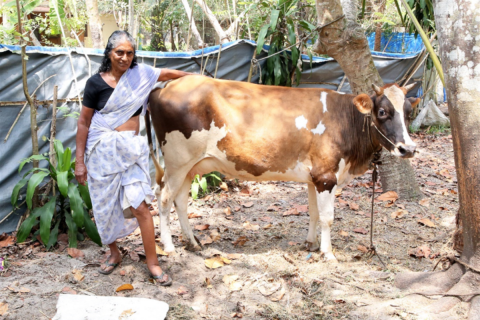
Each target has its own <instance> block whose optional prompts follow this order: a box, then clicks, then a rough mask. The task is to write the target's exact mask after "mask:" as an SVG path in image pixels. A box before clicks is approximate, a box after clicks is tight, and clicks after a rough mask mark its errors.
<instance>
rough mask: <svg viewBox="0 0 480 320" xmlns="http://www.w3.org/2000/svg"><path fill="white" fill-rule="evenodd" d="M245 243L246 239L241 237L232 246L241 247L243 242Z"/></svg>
mask: <svg viewBox="0 0 480 320" xmlns="http://www.w3.org/2000/svg"><path fill="white" fill-rule="evenodd" d="M247 241H248V239H247V237H245V236H241V237H239V238H238V239H237V240H235V241H234V242H232V243H233V245H234V246H243V245H244V244H245V242H247Z"/></svg>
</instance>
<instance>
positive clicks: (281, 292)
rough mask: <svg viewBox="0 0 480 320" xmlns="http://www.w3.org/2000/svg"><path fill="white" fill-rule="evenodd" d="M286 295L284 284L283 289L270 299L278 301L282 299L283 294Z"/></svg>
mask: <svg viewBox="0 0 480 320" xmlns="http://www.w3.org/2000/svg"><path fill="white" fill-rule="evenodd" d="M284 295H285V287H284V286H282V289H281V290H280V291H279V292H278V294H276V295H275V296H274V297H271V298H270V300H271V301H273V302H277V301H280V300H282V298H283V296H284Z"/></svg>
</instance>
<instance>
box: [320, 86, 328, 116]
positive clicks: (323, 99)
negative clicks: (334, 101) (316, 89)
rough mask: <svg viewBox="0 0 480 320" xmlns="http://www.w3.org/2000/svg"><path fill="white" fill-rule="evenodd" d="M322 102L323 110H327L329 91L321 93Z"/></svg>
mask: <svg viewBox="0 0 480 320" xmlns="http://www.w3.org/2000/svg"><path fill="white" fill-rule="evenodd" d="M320 102H322V105H323V112H327V111H328V110H327V93H326V92H325V91H322V93H320Z"/></svg>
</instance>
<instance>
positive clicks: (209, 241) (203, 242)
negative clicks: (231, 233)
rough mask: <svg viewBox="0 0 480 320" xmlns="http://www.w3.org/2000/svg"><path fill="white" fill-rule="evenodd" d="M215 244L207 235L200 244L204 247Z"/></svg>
mask: <svg viewBox="0 0 480 320" xmlns="http://www.w3.org/2000/svg"><path fill="white" fill-rule="evenodd" d="M212 242H213V240H212V238H210V237H209V236H207V235H205V236H203V237H202V239H200V243H201V244H202V245H203V246H204V245H206V244H211V243H212Z"/></svg>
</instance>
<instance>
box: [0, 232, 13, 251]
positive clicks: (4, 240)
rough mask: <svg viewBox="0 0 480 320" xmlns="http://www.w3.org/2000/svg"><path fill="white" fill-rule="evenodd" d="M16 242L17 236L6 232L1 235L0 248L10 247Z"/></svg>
mask: <svg viewBox="0 0 480 320" xmlns="http://www.w3.org/2000/svg"><path fill="white" fill-rule="evenodd" d="M14 243H15V237H13V236H10V235H7V234H5V233H4V234H2V235H0V248H4V247H8V246H10V245H12V244H14Z"/></svg>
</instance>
